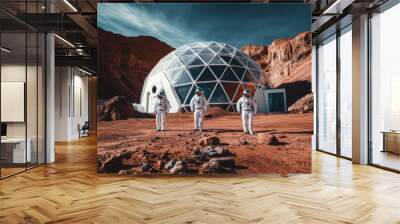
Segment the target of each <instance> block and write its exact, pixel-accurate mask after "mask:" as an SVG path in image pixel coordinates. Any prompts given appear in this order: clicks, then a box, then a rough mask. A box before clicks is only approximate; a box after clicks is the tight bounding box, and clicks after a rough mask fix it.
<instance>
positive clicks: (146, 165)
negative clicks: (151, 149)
mask: <svg viewBox="0 0 400 224" xmlns="http://www.w3.org/2000/svg"><path fill="white" fill-rule="evenodd" d="M152 167H153V165H152V164H151V163H143V164H142V172H147V171H149V170H150V169H151V168H152Z"/></svg>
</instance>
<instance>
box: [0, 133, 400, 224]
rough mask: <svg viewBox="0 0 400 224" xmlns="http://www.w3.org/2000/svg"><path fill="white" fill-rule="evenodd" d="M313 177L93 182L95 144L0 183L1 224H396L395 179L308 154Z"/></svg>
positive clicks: (68, 147)
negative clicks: (53, 162) (311, 156)
mask: <svg viewBox="0 0 400 224" xmlns="http://www.w3.org/2000/svg"><path fill="white" fill-rule="evenodd" d="M313 160H314V161H313V174H310V175H289V177H282V176H279V175H260V176H251V177H229V178H206V177H193V178H187V177H184V178H143V177H142V178H133V177H125V176H98V175H97V173H96V164H95V161H96V142H95V139H94V138H93V137H92V138H86V139H85V140H82V141H79V142H72V143H70V144H58V145H57V163H55V164H52V165H48V166H42V167H39V168H36V169H33V170H30V171H28V172H26V173H22V174H19V175H17V176H14V177H10V178H8V179H5V180H2V181H0V223H7V224H8V223H12V224H13V223H173V224H175V223H374V224H376V223H384V224H387V223H400V175H399V174H395V173H391V172H387V171H384V170H380V169H377V168H374V167H369V166H358V165H352V164H351V163H350V162H349V161H347V160H343V159H337V158H335V157H333V156H329V155H326V154H323V153H318V152H314V154H313Z"/></svg>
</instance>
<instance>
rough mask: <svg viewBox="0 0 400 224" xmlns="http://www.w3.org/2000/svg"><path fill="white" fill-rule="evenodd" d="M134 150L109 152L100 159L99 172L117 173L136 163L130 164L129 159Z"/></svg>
mask: <svg viewBox="0 0 400 224" xmlns="http://www.w3.org/2000/svg"><path fill="white" fill-rule="evenodd" d="M132 154H133V152H121V153H113V154H107V155H105V156H103V157H101V158H99V159H98V164H99V165H100V166H99V172H101V173H117V172H119V171H120V170H124V169H128V168H130V167H132V166H134V164H129V163H127V161H129V159H130V158H131V156H132Z"/></svg>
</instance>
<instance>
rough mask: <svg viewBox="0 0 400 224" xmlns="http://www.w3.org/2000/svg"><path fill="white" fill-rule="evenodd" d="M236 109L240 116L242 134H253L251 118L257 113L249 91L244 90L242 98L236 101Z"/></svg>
mask: <svg viewBox="0 0 400 224" xmlns="http://www.w3.org/2000/svg"><path fill="white" fill-rule="evenodd" d="M236 107H237V108H236V109H237V111H238V112H239V113H241V114H242V122H243V131H244V133H250V134H253V128H252V125H253V118H254V116H255V114H256V113H257V104H256V102H255V101H254V99H253V97H251V93H250V90H248V89H245V90H244V91H243V96H242V97H241V98H240V99H239V100H238V102H237V104H236Z"/></svg>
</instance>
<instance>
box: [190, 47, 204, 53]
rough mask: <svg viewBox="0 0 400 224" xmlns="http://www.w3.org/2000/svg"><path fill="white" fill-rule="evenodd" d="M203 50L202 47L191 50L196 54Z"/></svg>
mask: <svg viewBox="0 0 400 224" xmlns="http://www.w3.org/2000/svg"><path fill="white" fill-rule="evenodd" d="M203 49H204V48H203V47H193V48H192V50H193V51H194V52H196V53H200V52H201V51H202V50H203Z"/></svg>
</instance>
